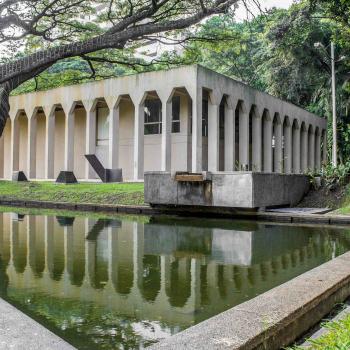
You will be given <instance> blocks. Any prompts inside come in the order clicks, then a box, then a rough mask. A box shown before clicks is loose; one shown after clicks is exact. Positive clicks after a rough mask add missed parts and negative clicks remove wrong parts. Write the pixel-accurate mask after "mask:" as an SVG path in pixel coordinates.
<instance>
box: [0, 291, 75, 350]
mask: <svg viewBox="0 0 350 350" xmlns="http://www.w3.org/2000/svg"><path fill="white" fill-rule="evenodd" d="M0 349H17V350H20V349H23V350H24V349H25V350H39V349H40V350H43V349H50V350H74V349H75V348H74V347H73V346H71V345H70V344H68V343H67V342H66V341H64V340H63V339H61V338H60V337H58V336H57V335H55V334H54V333H52V332H50V331H49V330H48V329H46V328H45V327H44V326H42V325H41V324H39V323H38V322H36V321H34V320H33V319H32V318H30V317H28V316H27V315H25V314H24V313H23V312H21V311H20V310H18V309H16V308H15V307H14V306H12V305H10V304H9V303H8V302H6V301H5V300H3V299H1V298H0Z"/></svg>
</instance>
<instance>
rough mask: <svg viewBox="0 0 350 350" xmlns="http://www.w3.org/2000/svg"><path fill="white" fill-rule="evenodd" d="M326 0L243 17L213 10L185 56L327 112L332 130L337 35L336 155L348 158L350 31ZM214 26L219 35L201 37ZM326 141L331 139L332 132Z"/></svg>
mask: <svg viewBox="0 0 350 350" xmlns="http://www.w3.org/2000/svg"><path fill="white" fill-rule="evenodd" d="M327 2H328V0H327V1H325V2H323V1H320V4H319V5H317V6H311V7H310V4H309V2H308V1H301V2H300V3H298V4H294V5H292V6H291V7H290V8H289V9H287V10H282V9H272V10H271V11H270V12H268V13H267V14H264V15H261V16H258V17H256V18H254V19H253V20H252V21H250V22H243V23H237V22H235V21H234V20H233V19H232V18H231V17H229V16H217V17H215V18H212V19H210V20H208V21H207V22H206V23H205V24H204V25H202V26H201V27H199V28H198V32H197V33H196V37H198V38H199V40H197V41H194V42H192V43H190V44H189V45H187V47H186V52H185V55H184V58H185V59H186V60H187V61H191V60H192V61H193V62H199V63H201V64H203V65H204V66H207V67H208V68H211V69H214V70H217V71H219V72H221V73H223V74H226V75H229V76H231V77H233V78H235V79H237V80H240V81H243V82H246V83H248V84H249V85H251V86H253V87H255V88H257V89H259V90H263V91H266V92H268V93H270V94H272V95H274V96H276V97H279V98H281V99H284V100H287V101H290V102H292V103H294V104H296V105H299V106H301V107H303V108H306V109H307V110H309V111H310V112H313V113H316V114H318V115H320V116H323V117H327V118H328V119H329V131H331V125H332V124H331V75H330V72H331V66H330V64H331V61H330V58H329V45H330V42H331V40H332V41H335V42H336V47H337V50H336V58H337V59H339V58H340V57H342V56H344V57H342V59H341V60H339V61H338V62H337V63H336V70H337V91H338V93H337V107H338V108H337V115H338V135H339V139H338V146H339V159H340V161H341V162H347V161H348V160H349V159H350V144H349V142H348V140H349V139H350V127H349V122H350V109H349V104H350V103H349V99H350V84H349V81H348V79H349V77H350V59H349V57H350V55H349V54H350V44H349V43H350V40H348V39H349V38H350V36H349V35H348V34H346V33H349V30H345V29H344V27H345V25H344V24H342V22H341V21H340V20H337V19H336V18H334V16H333V17H332V16H330V15H328V12H327V11H330V8H329V6H326V5H325V4H324V3H327ZM348 3H349V2H347V4H348ZM343 5H344V4H343ZM346 6H347V7H349V5H346ZM218 31H220V32H221V33H222V40H221V41H217V40H204V39H206V38H211V37H214V36H215V34H216V33H217V32H218ZM317 43H320V44H318V45H315V44H317ZM328 143H329V145H331V144H332V133H331V132H329V133H328Z"/></svg>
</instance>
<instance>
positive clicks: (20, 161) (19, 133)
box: [11, 110, 28, 174]
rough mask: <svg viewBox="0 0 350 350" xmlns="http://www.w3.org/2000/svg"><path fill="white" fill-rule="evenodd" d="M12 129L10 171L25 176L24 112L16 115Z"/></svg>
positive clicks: (25, 139) (26, 143)
mask: <svg viewBox="0 0 350 350" xmlns="http://www.w3.org/2000/svg"><path fill="white" fill-rule="evenodd" d="M12 127H13V128H14V130H13V132H14V140H13V169H12V170H13V171H24V172H25V173H26V174H27V155H28V152H27V150H28V117H27V114H26V112H25V111H24V110H21V111H19V112H18V113H17V115H16V116H15V118H14V121H13V125H12ZM11 173H12V171H11Z"/></svg>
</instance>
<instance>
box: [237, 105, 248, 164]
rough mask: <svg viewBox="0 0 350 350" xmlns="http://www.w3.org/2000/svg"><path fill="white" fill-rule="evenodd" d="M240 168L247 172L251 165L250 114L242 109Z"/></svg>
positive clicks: (240, 117)
mask: <svg viewBox="0 0 350 350" xmlns="http://www.w3.org/2000/svg"><path fill="white" fill-rule="evenodd" d="M239 163H240V164H239V167H240V169H241V170H245V169H247V168H248V165H249V113H248V112H247V111H246V110H245V109H243V108H241V109H240V111H239Z"/></svg>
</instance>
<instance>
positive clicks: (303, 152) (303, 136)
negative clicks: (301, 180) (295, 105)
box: [300, 122, 308, 173]
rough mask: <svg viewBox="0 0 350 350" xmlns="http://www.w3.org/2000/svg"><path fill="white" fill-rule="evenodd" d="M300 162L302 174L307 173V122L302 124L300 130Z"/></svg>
mask: <svg viewBox="0 0 350 350" xmlns="http://www.w3.org/2000/svg"><path fill="white" fill-rule="evenodd" d="M300 162H301V172H302V173H305V172H306V171H307V169H308V130H307V128H306V124H305V122H302V123H301V129H300Z"/></svg>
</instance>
